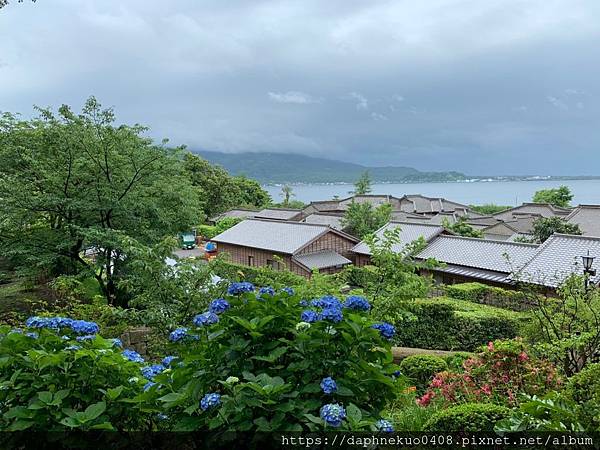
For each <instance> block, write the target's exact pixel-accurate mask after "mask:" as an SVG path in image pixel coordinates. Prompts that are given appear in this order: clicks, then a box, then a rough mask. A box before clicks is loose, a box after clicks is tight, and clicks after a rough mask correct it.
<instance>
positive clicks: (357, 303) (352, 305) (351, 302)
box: [344, 295, 371, 311]
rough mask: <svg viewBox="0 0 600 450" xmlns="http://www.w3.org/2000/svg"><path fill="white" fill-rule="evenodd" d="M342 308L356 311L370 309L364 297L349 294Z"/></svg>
mask: <svg viewBox="0 0 600 450" xmlns="http://www.w3.org/2000/svg"><path fill="white" fill-rule="evenodd" d="M344 308H348V309H354V310H356V311H368V310H370V309H371V304H370V303H369V302H368V301H367V299H366V298H364V297H361V296H359V295H351V296H350V297H348V298H346V301H345V302H344Z"/></svg>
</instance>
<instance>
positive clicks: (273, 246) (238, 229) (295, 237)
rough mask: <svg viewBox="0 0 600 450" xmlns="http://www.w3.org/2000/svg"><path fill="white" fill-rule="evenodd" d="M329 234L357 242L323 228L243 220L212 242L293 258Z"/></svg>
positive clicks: (290, 223)
mask: <svg viewBox="0 0 600 450" xmlns="http://www.w3.org/2000/svg"><path fill="white" fill-rule="evenodd" d="M328 232H333V233H336V234H338V235H340V236H343V237H345V238H346V239H349V240H351V241H353V242H357V241H358V239H356V238H354V237H352V236H350V235H348V234H346V233H343V232H341V231H339V230H335V229H333V228H330V227H328V226H326V225H318V224H311V223H303V222H291V221H282V220H266V219H246V220H244V221H242V222H240V223H238V224H237V225H234V226H233V227H231V228H229V229H228V230H225V231H224V232H222V233H221V234H219V235H217V236H215V237H214V238H213V239H211V240H212V241H214V242H216V243H217V244H218V243H224V244H231V245H240V246H244V247H252V248H258V249H262V250H270V251H274V252H277V253H285V254H290V255H291V254H294V253H296V252H298V251H300V250H301V249H302V248H304V247H306V246H307V245H308V244H310V243H312V242H313V241H315V240H316V239H318V238H320V237H321V236H323V235H324V234H326V233H328Z"/></svg>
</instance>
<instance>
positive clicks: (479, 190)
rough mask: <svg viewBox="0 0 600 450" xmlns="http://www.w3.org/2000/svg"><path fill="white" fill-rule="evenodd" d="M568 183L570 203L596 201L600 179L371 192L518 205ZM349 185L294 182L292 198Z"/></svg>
mask: <svg viewBox="0 0 600 450" xmlns="http://www.w3.org/2000/svg"><path fill="white" fill-rule="evenodd" d="M560 185H565V186H568V187H569V188H570V189H571V192H572V193H573V194H574V198H573V201H572V202H571V204H573V205H577V204H590V203H592V204H600V180H560V181H547V180H544V181H541V180H540V181H502V182H500V181H490V182H475V183H403V184H374V185H373V186H372V190H373V191H372V194H390V195H394V196H396V197H401V196H402V195H404V194H423V195H426V196H429V197H444V198H446V199H448V200H454V201H457V202H460V203H465V204H476V205H477V204H479V205H480V204H484V203H495V204H498V205H509V206H514V205H520V204H521V203H523V202H528V201H531V198H532V197H533V194H534V193H535V191H538V190H540V189H549V188H555V187H558V186H560ZM352 188H353V186H352V185H349V184H331V185H323V184H306V185H294V186H293V189H294V194H295V196H294V197H293V199H294V200H300V201H303V202H305V203H308V202H311V201H316V200H328V199H331V198H333V197H334V196H335V195H338V196H339V197H340V198H344V197H347V196H348V195H350V194H348V191H351V190H352ZM265 189H266V190H267V191H268V192H269V194H271V197H272V198H273V201H276V202H279V201H281V199H282V196H281V186H265Z"/></svg>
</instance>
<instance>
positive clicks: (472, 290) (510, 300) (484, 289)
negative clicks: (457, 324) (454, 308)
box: [445, 283, 533, 311]
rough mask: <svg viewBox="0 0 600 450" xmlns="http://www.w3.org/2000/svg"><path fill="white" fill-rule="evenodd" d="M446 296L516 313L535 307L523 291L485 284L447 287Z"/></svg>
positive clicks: (462, 284) (464, 284) (460, 284)
mask: <svg viewBox="0 0 600 450" xmlns="http://www.w3.org/2000/svg"><path fill="white" fill-rule="evenodd" d="M445 290H446V295H448V297H450V298H454V299H458V300H467V301H470V302H475V303H482V304H485V305H491V306H497V307H500V308H506V309H512V310H514V311H525V310H528V309H531V307H532V306H533V305H532V303H531V300H530V299H529V298H528V297H527V294H526V293H524V292H521V291H512V290H509V289H502V288H500V287H496V286H488V285H487V284H483V283H459V284H452V285H449V286H446V288H445Z"/></svg>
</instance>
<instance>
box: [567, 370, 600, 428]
mask: <svg viewBox="0 0 600 450" xmlns="http://www.w3.org/2000/svg"><path fill="white" fill-rule="evenodd" d="M565 395H566V397H567V398H568V399H571V400H574V401H575V402H577V403H578V404H580V405H581V406H582V407H581V418H580V419H581V421H582V422H583V423H584V424H585V425H586V429H589V430H592V429H593V430H596V431H598V430H600V363H596V364H590V365H588V366H586V367H585V368H584V369H583V370H582V371H581V372H579V373H578V374H576V375H573V376H572V377H571V378H570V379H569V382H568V383H567V386H566V389H565Z"/></svg>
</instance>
